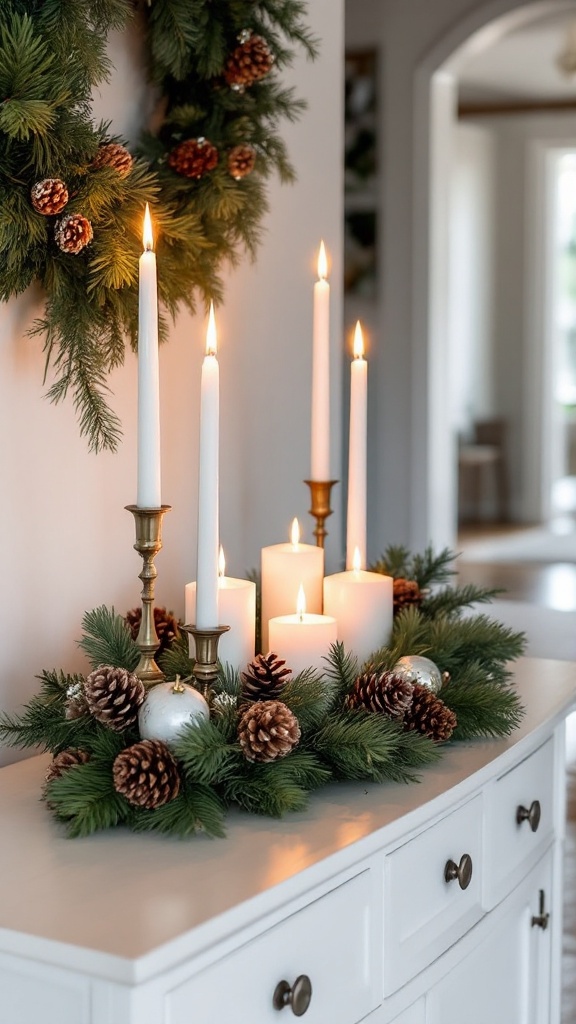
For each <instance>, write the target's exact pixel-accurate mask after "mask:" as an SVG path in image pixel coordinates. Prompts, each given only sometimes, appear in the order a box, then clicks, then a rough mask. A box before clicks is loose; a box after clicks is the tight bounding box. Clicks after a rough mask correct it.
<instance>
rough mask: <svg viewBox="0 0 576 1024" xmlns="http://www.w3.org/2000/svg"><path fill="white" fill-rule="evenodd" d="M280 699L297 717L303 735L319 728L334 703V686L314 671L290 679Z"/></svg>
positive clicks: (307, 671)
mask: <svg viewBox="0 0 576 1024" xmlns="http://www.w3.org/2000/svg"><path fill="white" fill-rule="evenodd" d="M279 699H280V700H281V701H282V703H283V704H286V706H287V707H289V708H290V710H291V711H292V712H293V713H294V714H295V715H296V718H297V719H298V722H299V724H300V728H301V730H302V733H303V734H306V733H307V732H308V731H309V730H310V729H315V728H317V727H318V726H319V725H320V724H321V722H322V720H323V719H324V717H325V716H326V714H327V712H328V711H329V710H330V708H331V707H332V705H333V703H334V686H333V684H331V683H330V682H329V681H327V680H326V679H324V678H322V677H321V676H320V675H319V674H318V673H317V672H316V671H315V670H314V669H307V670H306V671H305V672H300V673H299V674H298V675H297V676H295V677H294V678H293V679H289V680H288V682H287V683H286V685H285V686H284V688H283V689H282V693H281V694H280V697H279Z"/></svg>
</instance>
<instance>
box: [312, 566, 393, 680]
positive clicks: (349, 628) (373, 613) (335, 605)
mask: <svg viewBox="0 0 576 1024" xmlns="http://www.w3.org/2000/svg"><path fill="white" fill-rule="evenodd" d="M392 591H393V584H392V577H391V576H383V575H382V574H381V573H378V572H367V571H366V570H365V569H351V570H349V571H348V572H337V573H334V575H332V576H326V577H325V579H324V612H325V614H326V615H332V616H334V618H335V619H336V622H337V624H338V630H337V633H338V640H339V641H340V642H341V643H342V644H344V648H345V650H346V651H350V652H351V653H353V654H355V655H356V656H357V658H358V659H359V660H360V662H361V663H363V662H365V661H366V660H367V659H368V658H369V657H370V655H371V654H373V653H374V651H377V650H378V648H380V647H383V646H384V644H387V643H388V641H389V640H390V636H391V633H392V615H393V592H392Z"/></svg>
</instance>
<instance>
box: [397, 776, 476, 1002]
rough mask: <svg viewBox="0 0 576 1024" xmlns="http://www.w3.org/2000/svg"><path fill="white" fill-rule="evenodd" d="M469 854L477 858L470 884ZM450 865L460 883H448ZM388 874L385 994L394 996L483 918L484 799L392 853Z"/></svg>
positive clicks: (439, 822) (470, 804)
mask: <svg viewBox="0 0 576 1024" xmlns="http://www.w3.org/2000/svg"><path fill="white" fill-rule="evenodd" d="M465 855H468V857H469V858H470V859H471V867H472V874H471V878H470V879H469V880H468V879H466V877H465V875H466V861H465V860H464V859H463V858H464V857H465ZM449 862H452V863H453V864H454V865H455V866H458V867H460V866H461V872H460V878H457V877H456V878H453V879H451V880H447V878H446V877H445V875H446V867H447V865H448V863H449ZM384 870H385V880H384V899H385V907H384V914H385V933H384V991H385V994H386V995H389V994H390V993H391V992H395V991H396V990H397V989H398V988H400V987H401V986H402V985H404V984H405V983H406V982H407V981H409V979H410V978H412V977H414V976H415V975H416V974H418V973H419V972H420V971H421V970H423V968H424V967H426V966H427V965H428V964H429V963H431V962H432V961H433V960H435V959H436V957H438V956H440V955H441V954H442V953H443V952H444V951H445V950H446V949H448V947H449V946H451V945H452V944H453V943H454V942H456V941H457V940H458V939H459V938H460V936H461V935H463V934H464V933H465V932H466V931H467V930H468V929H469V928H471V927H472V925H473V924H475V923H476V921H478V920H479V919H480V917H481V916H482V913H483V911H482V903H481V893H482V885H481V880H482V798H481V796H476V797H474V798H473V799H472V800H469V801H468V802H467V803H466V804H463V805H462V806H461V807H458V808H456V810H454V811H452V812H451V813H450V814H448V815H447V816H446V817H445V818H443V819H442V820H441V821H438V822H437V823H436V824H434V825H432V826H430V828H428V829H426V830H425V831H424V832H421V833H420V834H419V835H417V836H415V837H414V838H413V839H411V840H410V841H409V842H408V843H406V844H405V845H404V846H401V847H399V848H398V849H397V850H394V851H393V852H392V853H390V854H389V855H388V856H387V857H386V859H385V867H384ZM462 886H464V888H463V887H462Z"/></svg>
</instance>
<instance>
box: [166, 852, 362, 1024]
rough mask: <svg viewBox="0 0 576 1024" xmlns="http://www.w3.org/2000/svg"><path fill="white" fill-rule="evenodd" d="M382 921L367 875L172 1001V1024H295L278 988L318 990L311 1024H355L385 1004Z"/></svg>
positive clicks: (183, 987) (168, 1007)
mask: <svg viewBox="0 0 576 1024" xmlns="http://www.w3.org/2000/svg"><path fill="white" fill-rule="evenodd" d="M377 914H378V906H377V901H376V900H375V898H374V893H373V887H372V878H371V873H370V871H369V870H366V871H363V872H362V873H361V874H359V875H356V876H355V877H354V878H351V879H350V880H349V881H347V882H344V883H343V884H342V885H340V886H338V888H337V889H334V890H333V891H332V892H330V893H328V894H327V895H326V896H322V897H321V898H320V899H318V900H316V901H315V902H314V903H311V904H309V905H308V906H306V907H304V908H303V909H302V910H299V911H297V912H296V913H294V914H292V915H291V916H290V917H287V918H286V919H285V920H284V921H282V922H281V923H280V924H278V925H275V926H274V927H273V928H270V929H269V930H268V931H266V932H264V933H263V934H262V935H259V936H258V937H257V938H256V939H253V940H252V941H250V942H248V943H246V945H244V946H242V947H241V948H240V949H238V950H236V951H235V952H233V953H231V954H230V955H229V956H227V957H226V958H225V959H223V960H221V961H220V962H219V963H217V964H215V965H214V966H213V967H210V968H208V969H206V970H204V971H202V972H201V973H200V974H198V975H196V976H195V977H194V978H191V979H189V980H188V981H187V982H185V983H184V984H183V985H180V986H179V987H178V988H176V989H174V990H173V991H172V992H170V993H168V995H167V996H166V1015H165V1021H166V1024H192V1022H194V1024H226V1022H228V1021H230V1022H231V1021H246V1022H248V1021H254V1022H257V1024H282V1022H283V1021H285V1022H286V1024H289V1021H290V1020H292V1019H293V1014H292V1012H291V1008H290V1006H286V1007H284V1008H283V1009H281V1010H280V1011H279V1010H278V1009H275V1008H274V1005H273V998H274V992H275V990H276V988H277V985H278V983H279V982H281V981H286V982H288V984H289V985H290V986H293V985H294V982H295V981H296V979H297V978H298V977H299V976H301V975H307V976H308V978H309V979H310V982H311V985H312V997H311V1001H310V1005H309V1008H308V1010H307V1011H306V1022H307V1024H327V1022H328V1021H329V1022H330V1024H355V1022H356V1021H359V1020H360V1019H361V1018H362V1017H365V1016H366V1014H368V1013H369V1012H370V1011H371V1010H373V1009H374V1008H375V1007H376V1006H377V1004H378V1002H379V1001H380V998H381V984H380V985H379V984H378V978H379V971H380V967H379V960H380V957H379V950H378V949H377V948H376V947H377V937H375V933H376V935H377V930H376V921H375V915H376V916H377Z"/></svg>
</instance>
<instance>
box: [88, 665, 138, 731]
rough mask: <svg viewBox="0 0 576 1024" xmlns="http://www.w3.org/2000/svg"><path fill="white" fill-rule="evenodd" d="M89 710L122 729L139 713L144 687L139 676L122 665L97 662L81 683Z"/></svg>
mask: <svg viewBox="0 0 576 1024" xmlns="http://www.w3.org/2000/svg"><path fill="white" fill-rule="evenodd" d="M84 693H85V695H86V702H87V704H88V710H89V711H90V713H91V714H92V715H93V716H94V718H95V719H96V721H97V722H101V723H102V725H107V726H108V728H109V729H113V730H114V732H122V730H123V729H126V728H127V727H128V726H129V725H132V724H133V723H134V722H135V721H136V719H137V717H138V708H139V707H140V705H141V704H143V703H144V698H145V696H146V688H145V686H144V683H143V682H142V680H141V679H139V678H138V676H137V675H134V673H133V672H128V671H127V670H126V669H125V668H115V667H114V666H113V665H99V666H98V668H97V669H94V671H93V672H91V673H90V675H89V676H88V678H87V679H86V682H85V684H84Z"/></svg>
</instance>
